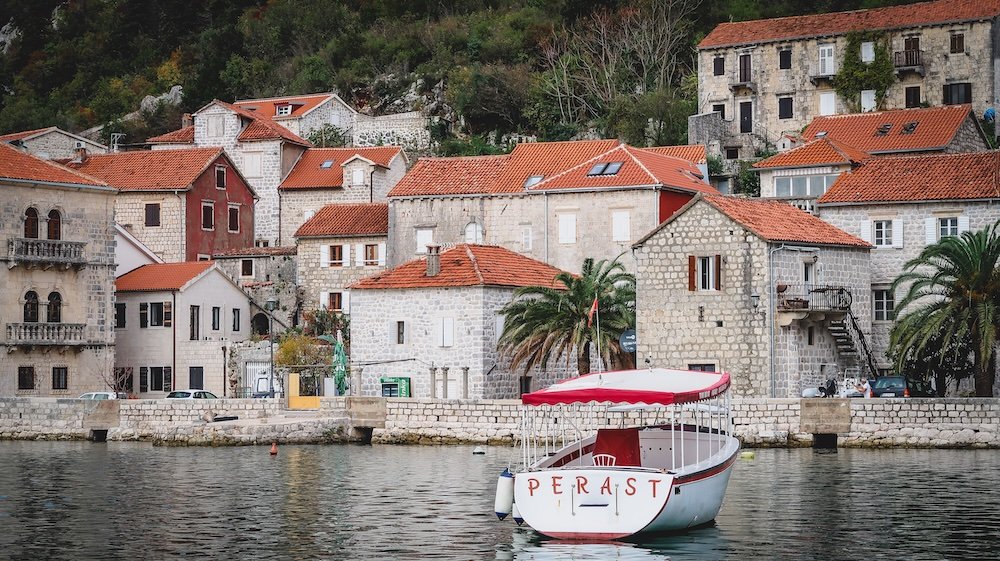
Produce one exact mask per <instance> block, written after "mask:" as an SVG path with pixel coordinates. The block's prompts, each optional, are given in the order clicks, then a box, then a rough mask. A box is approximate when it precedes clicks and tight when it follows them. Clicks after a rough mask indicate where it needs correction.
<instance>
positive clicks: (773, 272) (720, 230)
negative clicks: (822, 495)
mask: <svg viewBox="0 0 1000 561" xmlns="http://www.w3.org/2000/svg"><path fill="white" fill-rule="evenodd" d="M869 247H870V246H869V244H868V243H867V242H865V241H863V240H861V239H859V238H857V237H855V236H852V235H850V234H848V233H846V232H843V231H841V230H839V229H837V228H835V227H833V226H831V225H829V224H827V223H825V222H823V221H821V220H820V219H818V218H816V217H815V216H812V215H810V214H808V213H806V212H803V211H801V210H799V209H797V208H794V207H792V206H790V205H787V204H785V203H782V202H780V201H766V200H760V199H746V198H742V197H724V196H721V195H698V196H697V197H696V198H695V199H693V200H692V201H691V202H689V203H688V204H687V205H685V206H684V208H682V209H681V210H679V211H678V212H677V213H676V214H674V215H673V217H671V218H670V219H668V220H667V221H666V222H664V223H663V224H661V225H660V226H659V227H657V228H656V229H654V230H653V231H652V232H650V233H649V234H647V235H646V236H645V237H643V238H642V239H640V240H639V241H638V242H636V244H635V245H634V246H633V249H634V251H635V253H636V260H637V263H638V265H637V271H636V279H637V284H636V306H637V311H636V316H637V317H636V323H637V326H636V333H637V343H638V348H637V354H636V356H637V358H639V359H648V360H649V362H650V363H651V364H653V365H661V366H670V367H675V368H688V369H691V370H698V369H701V370H725V371H727V372H729V373H730V374H731V375H732V377H733V388H734V391H735V393H736V394H737V395H741V396H756V397H765V396H766V397H798V396H800V395H801V392H802V389H803V388H806V387H814V386H817V385H819V384H820V383H821V382H822V381H824V380H826V379H828V378H832V377H836V376H840V375H842V374H843V373H844V372H845V371H846V370H847V369H848V368H863V367H864V366H865V363H867V362H868V360H867V357H866V356H865V352H864V345H865V341H866V339H867V337H868V335H869V332H870V330H871V319H870V318H871V314H870V311H869V305H870V303H869V301H868V299H867V293H868V279H869V263H868V252H869Z"/></svg>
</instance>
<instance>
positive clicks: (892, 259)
mask: <svg viewBox="0 0 1000 561" xmlns="http://www.w3.org/2000/svg"><path fill="white" fill-rule="evenodd" d="M998 170H1000V152H997V151H991V152H977V153H969V154H943V155H927V156H912V157H899V158H885V159H872V160H867V161H865V162H864V163H863V164H862V165H861V166H859V167H858V168H857V169H855V170H854V171H852V172H850V173H846V174H844V175H843V176H841V177H840V179H838V180H837V182H836V183H835V184H834V185H833V187H832V188H831V189H830V190H829V191H827V193H826V194H825V195H823V196H822V197H821V198H820V199H819V200H818V201H817V207H818V209H819V214H820V217H821V218H822V219H823V220H824V221H826V222H829V223H830V224H833V225H834V226H836V227H837V228H840V229H842V230H844V231H846V232H849V233H851V234H853V235H855V236H858V237H860V238H861V239H864V240H866V241H868V242H870V243H871V244H872V245H873V248H872V250H871V277H870V280H869V282H870V285H869V287H868V289H869V292H868V294H867V295H865V298H867V299H870V301H871V303H872V306H871V313H872V316H871V321H872V322H873V337H872V343H873V345H872V351H873V353H874V355H875V357H876V360H877V362H878V365H879V367H880V368H888V367H889V366H890V361H889V360H888V358H887V357H886V355H885V351H886V349H887V348H888V341H889V331H890V330H891V328H892V324H893V320H894V319H895V303H896V302H898V301H899V300H900V299H901V298H902V296H903V295H904V294H905V291H906V289H907V288H908V287H901V288H900V291H899V292H896V293H893V291H892V290H891V286H890V285H891V284H892V282H893V281H894V280H895V279H896V277H897V276H898V275H899V274H900V273H901V272H902V271H903V265H904V264H905V263H906V262H907V261H909V260H910V259H913V258H915V257H917V255H919V254H920V252H921V251H922V250H923V249H924V248H925V247H927V246H928V245H930V244H933V243H937V242H938V240H940V239H941V237H942V236H957V235H960V234H961V233H962V232H965V231H968V230H980V229H982V228H985V227H986V226H989V225H991V224H993V223H995V222H997V221H998V220H1000V206H998V203H1000V179H998V175H997V174H998Z"/></svg>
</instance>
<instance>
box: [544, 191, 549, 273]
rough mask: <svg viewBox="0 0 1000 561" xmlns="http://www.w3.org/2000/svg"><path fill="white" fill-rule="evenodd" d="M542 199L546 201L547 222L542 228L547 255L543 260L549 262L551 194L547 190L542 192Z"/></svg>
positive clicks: (545, 253)
mask: <svg viewBox="0 0 1000 561" xmlns="http://www.w3.org/2000/svg"><path fill="white" fill-rule="evenodd" d="M542 200H543V201H545V223H544V224H545V225H544V226H543V229H542V231H543V232H544V234H545V236H544V237H543V238H542V239H543V240H544V241H543V244H544V247H543V248H542V249H543V252H544V255H545V257H544V258H543V259H542V260H543V261H545V262H546V263H548V262H549V194H548V193H547V192H543V193H542Z"/></svg>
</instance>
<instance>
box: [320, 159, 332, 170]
mask: <svg viewBox="0 0 1000 561" xmlns="http://www.w3.org/2000/svg"><path fill="white" fill-rule="evenodd" d="M319 167H320V169H330V168H332V167H333V160H326V161H325V162H323V163H322V164H320V165H319Z"/></svg>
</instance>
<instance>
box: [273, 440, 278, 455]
mask: <svg viewBox="0 0 1000 561" xmlns="http://www.w3.org/2000/svg"><path fill="white" fill-rule="evenodd" d="M271 455H272V456H277V455H278V443H277V442H272V443H271Z"/></svg>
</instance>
